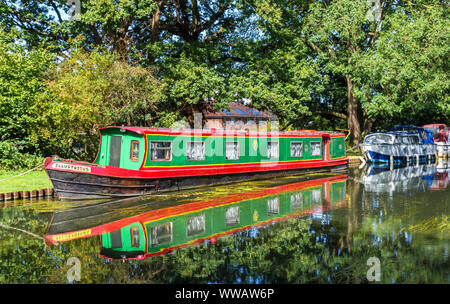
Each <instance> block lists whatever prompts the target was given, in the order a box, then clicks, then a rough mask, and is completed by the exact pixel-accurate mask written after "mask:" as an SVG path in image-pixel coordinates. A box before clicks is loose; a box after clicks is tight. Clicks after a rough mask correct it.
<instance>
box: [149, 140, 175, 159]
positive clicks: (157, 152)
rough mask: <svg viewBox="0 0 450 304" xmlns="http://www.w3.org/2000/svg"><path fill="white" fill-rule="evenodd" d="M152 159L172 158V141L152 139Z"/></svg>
mask: <svg viewBox="0 0 450 304" xmlns="http://www.w3.org/2000/svg"><path fill="white" fill-rule="evenodd" d="M150 155H151V160H156V161H170V160H171V159H172V142H170V141H152V142H150Z"/></svg>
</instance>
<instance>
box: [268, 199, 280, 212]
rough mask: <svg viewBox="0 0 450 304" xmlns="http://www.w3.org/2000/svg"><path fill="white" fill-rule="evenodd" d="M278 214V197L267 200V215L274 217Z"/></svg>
mask: <svg viewBox="0 0 450 304" xmlns="http://www.w3.org/2000/svg"><path fill="white" fill-rule="evenodd" d="M278 213H280V200H279V198H278V197H276V198H272V199H269V200H268V201H267V215H269V216H270V215H274V214H278Z"/></svg>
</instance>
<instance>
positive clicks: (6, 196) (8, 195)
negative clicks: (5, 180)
mask: <svg viewBox="0 0 450 304" xmlns="http://www.w3.org/2000/svg"><path fill="white" fill-rule="evenodd" d="M12 198H13V193H12V192H9V193H5V201H10V200H12Z"/></svg>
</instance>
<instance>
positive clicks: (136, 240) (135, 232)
mask: <svg viewBox="0 0 450 304" xmlns="http://www.w3.org/2000/svg"><path fill="white" fill-rule="evenodd" d="M130 233H131V246H132V247H139V246H140V235H139V227H136V226H134V227H131V228H130Z"/></svg>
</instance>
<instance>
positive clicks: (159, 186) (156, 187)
mask: <svg viewBox="0 0 450 304" xmlns="http://www.w3.org/2000/svg"><path fill="white" fill-rule="evenodd" d="M57 163H58V166H57V168H55V166H54V164H55V162H53V160H51V159H47V160H46V163H45V165H44V167H45V170H46V172H47V174H48V176H49V178H50V180H51V182H52V184H53V187H54V189H55V191H56V193H57V196H58V198H59V199H97V198H106V197H132V196H141V195H149V194H154V193H157V192H162V191H177V190H181V189H189V188H194V187H201V186H212V185H219V184H227V183H233V182H240V181H247V180H255V179H265V178H272V177H282V176H288V175H297V174H304V173H312V172H314V173H315V172H330V171H331V172H334V171H336V172H339V171H342V170H346V169H347V166H348V158H342V159H339V160H333V161H321V162H315V163H311V164H309V166H308V164H304V163H303V164H302V165H301V167H298V168H292V169H284V170H264V171H252V172H242V173H233V174H230V173H225V174H214V175H191V176H178V177H176V176H173V177H158V176H155V173H152V174H151V176H148V177H146V176H145V173H143V172H139V174H135V176H126V174H123V173H120V172H121V170H120V169H118V168H114V172H117V173H118V174H116V175H111V174H106V173H107V172H109V171H112V170H108V169H111V168H108V167H105V166H103V168H99V167H98V166H96V165H94V164H87V163H82V164H79V163H75V165H74V163H71V162H57ZM70 166H78V167H81V168H89V169H90V170H89V171H90V172H80V171H75V170H73V169H74V168H75V167H70ZM67 168H69V169H67ZM102 169H103V170H102ZM78 170H80V169H79V168H78ZM85 170H86V171H87V169H85ZM123 170H125V169H123ZM168 170H170V169H168ZM102 171H104V172H102ZM129 171H130V170H125V173H127V172H128V173H131V172H129ZM166 171H167V170H166ZM193 173H195V172H193ZM149 175H150V174H149ZM156 175H157V174H156ZM166 175H167V172H166Z"/></svg>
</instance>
